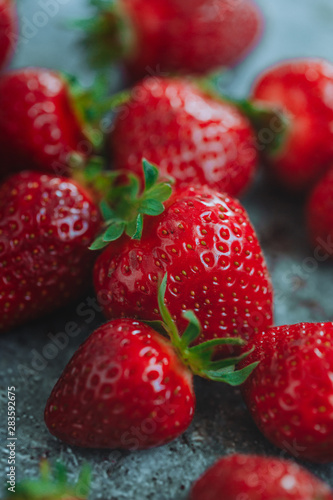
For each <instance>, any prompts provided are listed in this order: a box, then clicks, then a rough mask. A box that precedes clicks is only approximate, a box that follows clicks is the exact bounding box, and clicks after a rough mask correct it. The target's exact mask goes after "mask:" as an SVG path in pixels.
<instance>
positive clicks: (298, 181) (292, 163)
mask: <svg viewBox="0 0 333 500" xmlns="http://www.w3.org/2000/svg"><path fill="white" fill-rule="evenodd" d="M332 87H333V64H332V63H330V62H328V61H325V60H321V59H311V58H309V59H296V60H291V61H285V62H282V63H280V64H278V65H276V66H274V67H272V68H269V69H268V70H266V71H265V72H264V73H263V74H261V75H260V76H259V77H258V79H257V81H256V82H255V85H254V88H253V92H252V105H253V107H254V108H257V110H256V111H257V112H256V111H255V110H252V111H253V112H252V115H253V118H254V121H255V122H256V121H257V119H258V113H259V115H260V111H262V110H266V112H267V111H271V112H272V116H271V118H270V119H268V117H267V115H266V116H264V123H262V122H261V120H260V118H259V122H257V123H256V125H257V128H259V141H260V142H261V144H260V148H261V149H263V153H264V159H265V161H266V163H267V166H268V167H269V169H270V172H271V173H272V174H273V175H274V176H275V178H276V179H277V180H278V181H279V182H280V184H281V185H283V186H284V187H286V188H288V189H289V190H292V191H304V190H307V189H309V188H310V187H311V186H312V185H313V183H314V182H315V181H316V180H317V179H318V178H319V177H320V175H321V174H322V173H323V172H324V171H325V170H326V169H327V167H328V166H329V165H330V164H332V162H333V128H332V122H333V106H332V99H331V97H330V90H331V88H332ZM274 111H277V113H278V115H280V116H279V117H276V116H274ZM250 115H251V113H250ZM281 119H282V123H281ZM283 124H284V126H283ZM276 139H278V140H276Z"/></svg>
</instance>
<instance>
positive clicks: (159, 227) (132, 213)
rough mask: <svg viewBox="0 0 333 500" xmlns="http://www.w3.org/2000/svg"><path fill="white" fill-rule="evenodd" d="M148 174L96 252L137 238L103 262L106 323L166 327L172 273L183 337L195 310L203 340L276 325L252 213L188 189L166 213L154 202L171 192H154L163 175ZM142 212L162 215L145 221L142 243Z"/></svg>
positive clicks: (99, 277)
mask: <svg viewBox="0 0 333 500" xmlns="http://www.w3.org/2000/svg"><path fill="white" fill-rule="evenodd" d="M144 168H145V175H146V192H145V193H144V194H143V195H142V198H141V199H139V200H138V199H136V200H134V202H133V203H132V204H131V200H128V199H127V198H125V199H124V200H123V204H122V206H121V207H120V210H119V211H118V214H117V216H116V219H114V214H110V221H109V227H108V228H107V229H106V232H105V234H104V235H102V236H101V237H100V238H99V239H98V241H97V242H96V245H94V246H93V248H101V247H103V246H106V245H108V242H110V241H112V240H115V239H116V238H118V237H119V236H120V235H121V234H122V233H123V232H124V231H125V232H126V233H127V234H128V235H129V236H132V237H133V238H134V239H131V238H130V237H129V236H127V235H123V236H122V237H121V238H120V239H119V240H118V241H115V242H113V243H112V242H111V243H110V244H109V246H108V247H107V248H106V250H104V252H103V253H102V254H101V255H100V257H99V258H98V260H97V262H96V265H95V269H94V282H95V288H96V292H97V294H98V296H99V297H100V300H101V304H102V306H103V308H104V312H105V314H106V316H107V317H109V318H116V317H119V316H121V317H124V316H125V317H135V318H139V319H143V320H158V319H159V318H160V315H159V312H158V309H157V283H158V280H159V279H160V278H161V277H162V276H163V275H164V274H165V272H166V271H167V272H168V273H169V278H168V285H167V291H166V304H167V305H168V307H169V309H170V311H171V314H172V316H173V318H174V319H175V321H176V323H177V326H178V328H179V330H180V331H181V332H183V331H184V327H185V326H186V322H185V321H184V320H183V319H182V317H181V313H182V311H186V310H188V309H193V310H194V311H195V313H196V314H197V316H198V318H199V321H200V323H201V324H202V325H203V333H202V336H201V341H202V340H208V339H214V338H217V337H230V336H241V337H242V338H244V339H248V338H249V337H251V335H252V334H253V333H254V332H255V331H257V330H258V329H263V328H267V327H268V326H270V325H271V324H272V315H273V312H272V286H271V282H270V278H269V275H268V272H267V269H266V265H265V262H264V258H263V255H262V252H261V248H260V246H259V243H258V240H257V237H256V235H255V232H254V230H253V228H252V226H251V224H250V221H249V219H248V216H247V214H246V212H245V210H244V208H243V207H242V206H241V205H240V204H239V202H238V201H236V200H234V199H232V198H231V197H229V196H227V195H225V194H220V193H218V192H216V191H213V190H210V189H208V188H207V187H203V188H192V187H188V188H187V189H184V190H175V192H174V193H173V194H172V196H171V197H170V199H168V200H167V201H166V202H165V204H164V206H165V211H164V213H162V212H163V210H164V207H163V205H162V203H161V202H158V201H157V200H156V199H154V195H156V196H155V197H156V198H158V197H160V199H162V201H164V200H165V199H166V198H167V196H168V195H167V196H164V195H165V192H163V198H162V196H161V193H162V188H161V185H157V186H156V187H154V186H153V182H154V180H155V181H156V177H157V175H158V172H157V170H156V169H152V168H151V165H149V164H148V162H144ZM149 168H150V170H149V171H148V174H147V169H149ZM152 177H154V179H152ZM152 186H153V187H152ZM168 194H170V192H168ZM150 198H151V199H150ZM137 212H139V215H138V216H137ZM140 212H141V214H140ZM142 213H144V214H148V215H156V216H155V217H149V216H148V217H147V218H146V219H145V224H144V227H143V232H142V237H141V241H138V238H140V234H139V235H138V234H135V235H134V232H135V231H137V228H138V227H139V228H140V229H141V228H142ZM158 214H159V215H158ZM105 215H107V214H105ZM121 216H123V217H124V219H123V220H122V219H121ZM136 217H137V218H136ZM132 218H133V219H132ZM137 232H138V231H137ZM133 235H134V236H133ZM135 238H136V239H135Z"/></svg>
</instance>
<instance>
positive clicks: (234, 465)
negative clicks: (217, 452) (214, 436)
mask: <svg viewBox="0 0 333 500" xmlns="http://www.w3.org/2000/svg"><path fill="white" fill-rule="evenodd" d="M218 498H225V499H226V500H237V499H239V500H241V499H244V500H245V499H246V500H280V499H281V500H319V499H320V500H333V492H332V491H331V490H330V488H329V487H328V486H327V485H326V484H324V483H323V482H322V481H320V480H319V479H317V478H316V477H315V476H313V475H312V474H310V473H309V472H308V471H306V470H305V469H303V468H301V467H300V466H299V465H297V464H295V463H292V462H288V461H286V460H281V459H277V458H269V457H259V456H253V455H239V454H237V455H230V456H228V457H225V458H222V459H221V460H219V461H218V462H217V463H216V464H215V465H213V466H212V467H211V468H210V469H208V470H207V471H206V472H205V473H204V474H203V475H202V476H201V478H200V479H198V481H197V482H196V483H195V484H194V486H193V488H192V491H191V494H190V500H217V499H218Z"/></svg>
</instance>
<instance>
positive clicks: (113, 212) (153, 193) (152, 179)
mask: <svg viewBox="0 0 333 500" xmlns="http://www.w3.org/2000/svg"><path fill="white" fill-rule="evenodd" d="M142 166H143V172H144V190H143V191H142V192H140V181H139V179H138V177H136V176H134V175H128V181H129V182H128V183H127V184H125V185H120V186H116V185H114V186H113V188H111V189H110V190H109V193H108V196H106V197H105V198H104V199H103V200H102V202H101V204H100V209H101V213H102V215H103V218H104V221H105V222H104V229H103V233H102V234H101V235H100V236H99V237H98V238H97V239H96V240H95V241H94V243H93V244H92V245H91V247H90V249H91V250H100V249H102V248H104V247H105V246H107V245H108V244H109V243H110V242H112V241H115V240H117V239H118V238H120V237H121V236H122V235H123V234H126V235H127V236H129V237H130V238H132V239H135V240H140V239H141V236H142V230H143V217H144V215H150V216H157V215H160V214H161V213H162V212H163V211H164V205H163V202H165V201H166V200H167V199H168V198H169V197H170V195H171V193H172V188H171V184H170V183H169V182H159V181H158V170H157V168H156V167H155V166H154V165H152V164H151V163H149V162H148V161H147V160H145V159H143V160H142ZM119 174H120V175H121V173H119V172H117V173H116V174H113V175H116V176H117V177H118V176H119ZM111 175H112V174H111ZM95 182H96V180H95ZM110 183H113V184H116V183H115V182H114V179H111V178H110ZM111 204H112V207H111Z"/></svg>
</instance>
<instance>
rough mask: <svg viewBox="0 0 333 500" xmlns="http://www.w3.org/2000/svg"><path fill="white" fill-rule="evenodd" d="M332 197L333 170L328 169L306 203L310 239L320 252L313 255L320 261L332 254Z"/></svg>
mask: <svg viewBox="0 0 333 500" xmlns="http://www.w3.org/2000/svg"><path fill="white" fill-rule="evenodd" d="M332 199H333V170H332V169H330V170H329V171H328V172H327V174H325V175H324V176H323V178H322V179H321V180H320V181H319V182H318V184H317V185H316V186H315V188H314V189H313V191H312V193H311V195H310V198H309V200H308V205H307V224H308V229H309V234H310V239H311V242H312V244H313V246H314V247H315V248H319V249H320V254H316V255H315V257H316V258H317V259H318V260H322V261H324V260H327V258H328V256H331V257H332V256H333V247H332V238H333V214H332ZM323 253H324V255H323Z"/></svg>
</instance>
